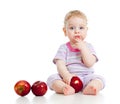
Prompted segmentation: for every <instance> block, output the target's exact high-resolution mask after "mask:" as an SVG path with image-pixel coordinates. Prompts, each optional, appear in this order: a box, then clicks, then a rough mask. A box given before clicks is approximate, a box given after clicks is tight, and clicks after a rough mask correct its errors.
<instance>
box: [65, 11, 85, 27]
mask: <svg viewBox="0 0 120 104" xmlns="http://www.w3.org/2000/svg"><path fill="white" fill-rule="evenodd" d="M71 17H80V18H82V19H84V20H85V21H86V23H87V17H86V15H85V14H84V13H83V12H81V11H79V10H73V11H70V12H68V13H67V14H66V16H65V18H64V27H65V26H66V24H67V21H68V20H69V19H70V18H71Z"/></svg>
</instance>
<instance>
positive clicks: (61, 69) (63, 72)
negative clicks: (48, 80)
mask: <svg viewBox="0 0 120 104" xmlns="http://www.w3.org/2000/svg"><path fill="white" fill-rule="evenodd" d="M56 65H57V71H58V73H59V74H60V76H61V77H62V78H63V81H64V82H65V83H67V84H70V80H71V78H72V77H73V76H75V75H72V74H71V73H69V71H68V69H67V67H66V65H65V62H64V61H63V60H60V59H57V60H56Z"/></svg>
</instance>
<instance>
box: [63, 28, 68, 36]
mask: <svg viewBox="0 0 120 104" xmlns="http://www.w3.org/2000/svg"><path fill="white" fill-rule="evenodd" d="M63 32H64V35H65V36H67V35H66V29H65V27H63Z"/></svg>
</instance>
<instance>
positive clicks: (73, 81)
mask: <svg viewBox="0 0 120 104" xmlns="http://www.w3.org/2000/svg"><path fill="white" fill-rule="evenodd" d="M70 86H72V87H73V88H74V89H75V93H77V92H79V91H81V90H82V88H83V83H82V81H81V80H80V78H78V77H77V76H74V77H72V79H71V82H70Z"/></svg>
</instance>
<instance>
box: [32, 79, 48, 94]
mask: <svg viewBox="0 0 120 104" xmlns="http://www.w3.org/2000/svg"><path fill="white" fill-rule="evenodd" d="M31 89H32V92H33V94H34V95H36V96H43V95H44V94H45V93H46V92H47V84H46V83H45V82H43V81H36V82H35V83H33V85H32V87H31Z"/></svg>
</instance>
